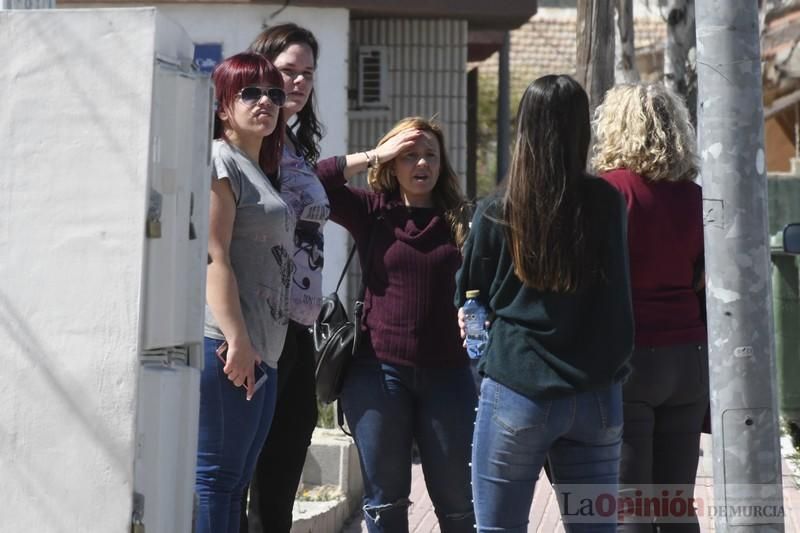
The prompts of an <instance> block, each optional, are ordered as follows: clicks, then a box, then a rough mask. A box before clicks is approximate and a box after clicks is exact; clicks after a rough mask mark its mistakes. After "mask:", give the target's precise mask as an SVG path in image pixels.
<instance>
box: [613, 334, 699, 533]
mask: <svg viewBox="0 0 800 533" xmlns="http://www.w3.org/2000/svg"><path fill="white" fill-rule="evenodd" d="M631 366H632V372H631V375H630V377H629V378H628V381H627V382H626V383H625V385H624V387H623V392H622V400H623V416H624V420H625V425H624V428H623V434H622V461H621V463H620V479H619V482H620V494H621V495H624V494H625V485H630V486H637V487H646V486H652V485H655V488H658V486H661V485H685V486H686V488H687V490H686V491H685V493H686V492H688V497H691V496H692V493H693V491H694V482H695V477H696V475H697V461H698V459H699V453H700V430H701V428H702V425H703V417H704V416H705V413H706V408H707V407H708V347H707V346H706V345H705V344H683V345H673V346H659V347H650V348H637V349H636V350H635V351H634V353H633V357H632V358H631ZM639 520H641V519H639ZM671 520H672V522H671V523H667V522H666V521H659V520H653V521H650V522H644V521H639V523H626V524H620V525H619V527H618V531H619V532H624V533H633V532H636V533H652V532H654V531H656V528H658V530H659V531H660V532H661V533H667V532H669V533H675V532H687V533H689V532H695V533H697V532H699V531H700V525H699V523H698V522H697V518H696V517H680V518H679V519H677V520H676V519H675V517H671Z"/></svg>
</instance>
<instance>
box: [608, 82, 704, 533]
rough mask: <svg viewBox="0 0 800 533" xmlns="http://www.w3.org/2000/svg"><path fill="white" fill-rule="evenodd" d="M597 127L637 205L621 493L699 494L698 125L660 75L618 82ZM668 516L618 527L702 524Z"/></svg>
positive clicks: (694, 527)
mask: <svg viewBox="0 0 800 533" xmlns="http://www.w3.org/2000/svg"><path fill="white" fill-rule="evenodd" d="M595 129H596V137H597V141H596V144H595V147H594V150H595V154H594V159H593V163H594V167H595V169H596V170H597V171H598V172H600V173H602V174H601V176H602V177H603V178H605V179H606V181H608V182H609V183H610V184H612V185H613V186H615V187H616V188H617V189H618V190H619V191H620V192H621V193H622V195H623V196H624V197H625V201H626V204H627V210H628V249H629V257H630V271H631V288H632V293H633V311H634V321H635V351H634V354H633V357H632V358H631V366H632V373H631V376H630V378H629V379H628V381H627V383H626V384H625V386H624V389H623V411H624V424H625V425H624V431H623V439H622V440H623V444H622V461H621V464H620V496H621V497H624V496H626V495H627V494H628V493H631V494H633V493H634V491H635V490H636V489H641V490H643V491H645V493H647V491H655V492H656V494H658V495H661V491H662V489H668V490H672V489H675V487H666V486H665V485H673V486H674V485H682V487H681V488H682V489H684V495H685V497H691V496H692V494H693V492H694V482H695V475H696V473H697V461H698V454H699V448H700V431H701V428H702V424H703V417H704V415H705V412H706V407H707V405H708V352H707V342H706V325H705V321H704V318H703V317H704V305H703V299H702V291H703V264H704V263H703V217H702V194H701V190H700V186H698V185H697V184H695V183H694V181H693V180H694V178H695V177H696V176H697V170H698V166H697V157H696V155H695V138H694V131H693V129H692V125H691V123H690V121H689V114H688V112H687V110H686V106H685V105H684V103H683V101H682V100H681V99H680V98H679V97H678V96H676V95H675V94H673V93H672V92H670V91H669V90H667V88H666V87H664V86H663V85H661V84H649V85H648V84H636V85H618V86H616V87H614V88H612V89H611V90H610V91H609V92H608V93H607V94H606V97H605V100H604V102H603V104H602V105H601V106H600V107H598V109H597V111H596V114H595ZM626 485H627V487H626ZM684 507H686V506H684ZM669 518H670V520H672V521H673V522H672V523H669V522H663V523H662V522H660V521H659V520H657V519H656V520H655V521H654V522H653V523H625V522H624V521H623V522H621V525H620V527H619V530H620V531H625V532H631V531H637V532H639V531H642V532H651V531H655V528H656V527H660V530H661V532H662V533H664V532H675V531H687V532H691V531H695V532H696V531H699V530H700V529H699V524H698V522H697V518H696V517H695V516H690V515H688V514H687V515H686V516H680V517H669Z"/></svg>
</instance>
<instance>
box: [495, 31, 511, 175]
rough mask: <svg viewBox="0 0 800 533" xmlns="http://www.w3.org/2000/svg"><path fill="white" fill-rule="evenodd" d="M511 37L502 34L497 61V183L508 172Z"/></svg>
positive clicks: (507, 34)
mask: <svg viewBox="0 0 800 533" xmlns="http://www.w3.org/2000/svg"><path fill="white" fill-rule="evenodd" d="M510 55H511V38H510V36H509V33H508V32H505V35H503V44H502V45H501V46H500V53H499V57H498V62H497V183H500V182H501V181H503V178H505V177H506V172H508V160H509V158H510V155H509V154H510V153H511V149H510V143H511V131H510V130H511V110H510V108H511V104H510V99H511V94H510V91H511V69H510V68H509V63H510V61H511V60H510Z"/></svg>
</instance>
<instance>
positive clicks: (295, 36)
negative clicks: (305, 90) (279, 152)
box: [249, 22, 324, 164]
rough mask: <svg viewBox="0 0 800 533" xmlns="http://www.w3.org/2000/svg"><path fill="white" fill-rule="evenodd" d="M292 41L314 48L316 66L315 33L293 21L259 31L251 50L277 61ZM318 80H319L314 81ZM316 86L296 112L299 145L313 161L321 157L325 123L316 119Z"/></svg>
mask: <svg viewBox="0 0 800 533" xmlns="http://www.w3.org/2000/svg"><path fill="white" fill-rule="evenodd" d="M293 44H304V45H306V46H308V47H309V48H310V49H311V54H312V55H313V56H314V67H316V66H317V61H318V60H319V43H318V42H317V38H316V37H314V34H313V33H311V32H310V31H309V30H307V29H305V28H303V27H301V26H298V25H297V24H295V23H293V22H287V23H285V24H277V25H275V26H269V27H266V28H264V30H263V31H262V32H261V33H259V34H258V35H257V36H256V38H255V39H254V40H253V42H252V43H251V44H250V48H249V50H250V51H251V52H255V53H257V54H261V55H263V56H264V57H266V58H267V59H269V60H270V61H275V58H276V57H278V56H279V55H280V54H281V53H282V52H283V51H284V50H286V49H287V48H289V46H291V45H293ZM315 83H316V82H315ZM314 92H315V89H314V87H313V86H312V88H311V92H310V93H309V95H308V101H307V102H306V105H304V106H303V109H301V110H300V111H298V112H297V115H296V116H297V122H296V124H297V132H296V133H295V135H296V136H297V143H296V144H297V147H298V148H299V149H300V152H301V153H302V154H303V157H304V158H305V159H306V161H308V162H309V163H311V164H313V163H316V162H317V159H319V141H320V139H321V138H322V135H323V133H324V131H323V127H322V124H321V123H320V121H319V119H317V114H316V107H317V104H316V101H315V100H314Z"/></svg>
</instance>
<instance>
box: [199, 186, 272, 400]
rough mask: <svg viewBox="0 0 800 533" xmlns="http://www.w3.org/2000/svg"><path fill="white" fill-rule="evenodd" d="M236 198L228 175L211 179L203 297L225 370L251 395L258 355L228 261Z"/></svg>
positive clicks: (236, 383)
mask: <svg viewBox="0 0 800 533" xmlns="http://www.w3.org/2000/svg"><path fill="white" fill-rule="evenodd" d="M235 217H236V200H235V199H234V196H233V191H232V190H231V185H230V181H229V180H227V179H214V180H213V183H212V185H211V199H210V203H209V236H208V257H209V260H210V262H209V264H208V270H207V274H206V300H207V301H208V306H209V307H210V308H211V312H212V313H213V314H214V318H215V319H216V321H217V323H218V324H219V327H220V329H221V330H222V334H223V335H224V336H225V341H226V342H227V343H228V353H227V360H226V363H225V368H224V371H225V374H227V376H228V379H229V380H231V381H232V382H233V384H234V385H236V386H237V387H241V386H242V385H245V386H246V387H247V399H248V400H249V399H250V398H251V397H252V395H253V386H254V385H255V379H254V376H253V374H254V366H255V364H256V363H257V362H258V363H260V362H261V356H260V355H259V354H258V353H257V352H256V350H255V348H253V345H252V343H251V342H250V336H249V335H248V333H247V328H246V326H245V322H244V316H243V315H242V308H241V305H240V303H239V286H238V284H237V282H236V276H235V275H234V272H233V267H232V266H231V261H230V253H229V252H230V244H231V236H232V235H233V221H234V219H235Z"/></svg>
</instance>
